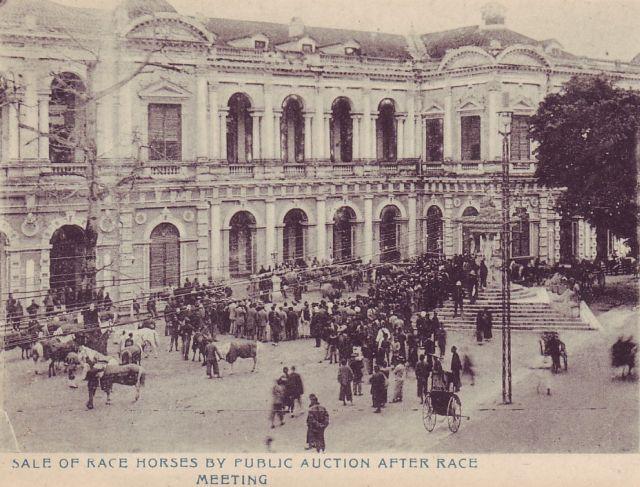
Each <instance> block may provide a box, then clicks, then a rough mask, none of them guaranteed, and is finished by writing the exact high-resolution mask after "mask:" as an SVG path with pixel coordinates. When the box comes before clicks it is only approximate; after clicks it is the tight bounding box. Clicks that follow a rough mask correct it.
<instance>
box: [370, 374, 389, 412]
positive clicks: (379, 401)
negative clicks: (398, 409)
mask: <svg viewBox="0 0 640 487" xmlns="http://www.w3.org/2000/svg"><path fill="white" fill-rule="evenodd" d="M386 380H387V379H386V377H385V376H384V374H383V373H382V372H381V371H380V367H379V366H377V365H376V366H375V367H374V368H373V375H372V376H371V378H370V379H369V383H370V384H371V398H372V400H373V407H374V408H376V410H375V411H374V412H376V413H379V412H380V408H382V406H384V403H385V400H384V396H385V389H386V388H385V382H386Z"/></svg>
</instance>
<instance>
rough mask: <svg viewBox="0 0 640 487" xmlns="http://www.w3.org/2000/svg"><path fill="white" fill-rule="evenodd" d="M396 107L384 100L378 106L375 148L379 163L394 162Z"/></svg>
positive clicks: (389, 100)
mask: <svg viewBox="0 0 640 487" xmlns="http://www.w3.org/2000/svg"><path fill="white" fill-rule="evenodd" d="M395 115H396V105H395V103H394V101H393V100H391V99H389V98H385V99H384V100H382V101H381V102H380V105H378V118H377V119H376V147H377V155H378V160H379V161H384V162H391V161H395V160H396V154H397V152H396V119H395Z"/></svg>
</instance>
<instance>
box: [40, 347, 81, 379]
mask: <svg viewBox="0 0 640 487" xmlns="http://www.w3.org/2000/svg"><path fill="white" fill-rule="evenodd" d="M78 349H79V345H78V343H77V342H76V341H75V340H73V339H70V340H66V341H62V340H60V338H53V339H50V340H42V341H38V342H37V343H36V344H35V345H34V346H33V353H32V359H33V362H34V364H36V363H37V362H38V360H39V359H42V360H43V361H47V360H49V361H50V362H49V367H48V372H49V377H51V376H52V375H53V376H54V377H55V375H56V368H55V365H56V363H58V364H59V363H62V362H64V361H65V359H66V358H67V355H68V354H69V353H71V352H76V353H77V352H78ZM37 373H38V369H37V368H36V374H37Z"/></svg>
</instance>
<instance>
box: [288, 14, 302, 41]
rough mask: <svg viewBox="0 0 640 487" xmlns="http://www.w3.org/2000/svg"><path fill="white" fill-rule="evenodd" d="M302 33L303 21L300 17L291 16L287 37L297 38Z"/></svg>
mask: <svg viewBox="0 0 640 487" xmlns="http://www.w3.org/2000/svg"><path fill="white" fill-rule="evenodd" d="M303 35H304V23H303V22H302V19H301V18H300V17H293V18H292V19H291V22H290V23H289V37H290V38H292V39H293V38H298V37H302V36H303Z"/></svg>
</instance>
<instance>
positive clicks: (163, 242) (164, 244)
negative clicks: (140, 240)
mask: <svg viewBox="0 0 640 487" xmlns="http://www.w3.org/2000/svg"><path fill="white" fill-rule="evenodd" d="M149 280H150V287H151V288H152V289H153V288H159V287H166V286H175V287H179V286H180V232H179V231H178V229H177V228H176V227H175V226H174V225H172V224H171V223H161V224H160V225H158V226H157V227H155V228H154V229H153V231H152V232H151V245H150V246H149Z"/></svg>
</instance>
